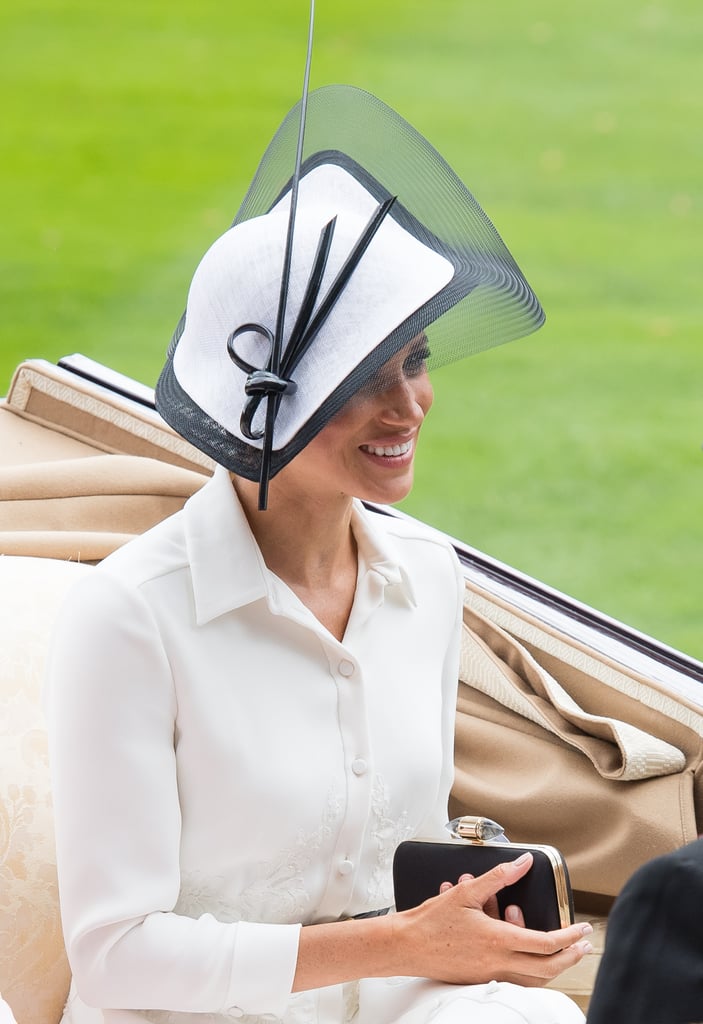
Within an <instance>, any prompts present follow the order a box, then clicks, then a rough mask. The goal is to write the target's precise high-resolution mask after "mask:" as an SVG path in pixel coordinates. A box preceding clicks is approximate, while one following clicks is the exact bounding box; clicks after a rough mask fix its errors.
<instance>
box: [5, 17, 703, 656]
mask: <svg viewBox="0 0 703 1024" xmlns="http://www.w3.org/2000/svg"><path fill="white" fill-rule="evenodd" d="M306 18H307V12H306V4H305V3H303V2H302V0H298V2H296V3H293V0H269V2H268V3H267V4H254V3H250V2H249V0H240V2H239V3H237V4H221V3H219V2H217V3H216V2H215V0H200V2H199V3H198V4H193V3H190V4H185V3H183V2H181V0H170V2H169V3H166V2H165V0H125V2H123V3H121V4H119V5H114V6H113V7H112V8H109V7H105V6H103V5H99V4H95V3H89V2H88V0H72V2H71V0H52V2H50V0H26V2H24V3H22V4H20V3H19V0H9V2H8V3H6V4H5V5H4V6H3V7H2V10H1V11H0V89H1V91H2V96H3V114H2V120H1V122H0V196H1V197H2V199H1V201H2V211H1V213H2V218H1V221H0V223H2V229H1V231H2V243H1V245H0V260H1V266H0V303H1V306H0V309H1V311H2V316H1V319H0V393H2V392H3V391H4V390H5V388H6V385H7V383H8V381H9V377H10V373H11V371H12V368H13V367H14V366H15V365H16V363H18V362H19V361H20V360H21V359H23V358H26V357H29V356H43V357H46V358H50V359H54V358H57V357H58V356H60V355H63V354H66V353H68V352H73V351H82V352H84V353H86V354H88V355H91V356H93V357H94V358H97V359H101V360H102V361H105V362H108V363H110V364H111V365H113V366H115V367H116V368H117V369H120V370H123V371H124V372H127V373H130V374H132V375H134V376H137V377H139V378H141V379H143V380H145V381H147V382H152V383H153V381H154V380H155V378H156V375H157V373H158V370H159V368H160V366H161V362H162V359H163V354H164V351H165V348H166V345H167V343H168V339H169V337H170V334H171V331H172V329H173V326H174V324H175V322H176V321H177V319H178V317H179V315H180V312H181V310H182V308H183V304H184V301H185V294H186V290H187V287H188V282H189V279H190V276H191V274H192V271H193V269H194V267H195V265H196V263H197V261H198V260H199V258H200V256H201V255H202V253H203V252H204V250H205V249H206V248H207V246H208V245H209V244H210V242H211V241H212V240H213V239H214V237H215V236H216V235H217V234H219V233H220V232H221V231H222V230H224V228H225V227H226V226H227V224H228V223H229V221H230V219H231V217H232V215H233V214H234V212H235V211H236V208H237V206H238V204H239V201H240V199H241V197H242V195H243V192H244V190H245V188H246V185H247V183H248V181H249V179H250V177H251V175H252V173H253V171H254V169H255V167H256V163H257V161H258V158H259V156H260V154H261V152H262V151H263V148H264V146H265V145H266V143H267V142H268V139H269V137H270V135H271V133H272V132H273V130H274V129H275V127H276V126H277V124H278V122H279V121H280V119H281V117H282V116H283V114H284V113H285V112H286V111H287V109H288V108H289V107H290V106H291V105H292V104H293V103H294V102H295V101H296V99H297V98H298V93H299V91H300V85H301V80H302V62H303V51H304V43H305V32H306ZM701 52H703V8H701V6H700V3H699V0H660V2H658V3H647V2H644V3H640V2H635V0H622V2H621V3H619V4H617V5H613V4H612V2H608V3H606V2H605V0H589V2H588V3H585V2H580V0H576V2H574V3H571V4H564V3H561V2H558V0H537V2H536V3H534V4H524V3H522V2H518V0H506V2H505V3H502V4H496V5H488V4H479V3H475V2H474V3H472V2H470V0H438V2H436V3H433V4H428V3H426V2H424V0H423V2H419V0H406V2H404V3H401V2H400V0H374V2H373V3H371V2H370V0H355V2H354V3H351V2H348V0H343V2H342V0H335V2H334V3H333V2H332V0H318V4H317V33H316V49H315V58H314V64H313V85H320V84H324V83H327V82H332V81H347V82H351V83H352V84H356V85H361V86H363V87H365V88H368V89H369V90H371V91H372V92H376V93H377V94H378V95H380V96H381V97H382V98H383V99H385V100H386V101H387V102H389V103H390V104H391V105H393V106H396V107H397V108H398V109H399V110H400V112H401V113H403V114H404V115H405V116H406V117H407V118H408V119H409V120H410V121H411V122H413V123H414V124H416V126H417V127H418V128H419V129H420V130H421V131H423V132H424V133H425V134H426V135H428V137H429V138H430V139H431V141H433V142H434V143H435V145H437V147H438V148H439V149H440V151H441V152H442V153H443V154H444V155H445V156H446V157H447V159H448V160H449V162H450V163H451V164H452V165H453V166H454V167H455V168H456V169H457V171H458V172H459V173H460V174H461V176H462V177H463V178H464V180H465V181H466V182H467V184H468V185H469V187H470V188H472V190H473V191H474V192H475V193H476V195H477V196H478V198H479V200H480V201H481V202H482V204H483V205H484V206H485V207H486V209H487V211H488V212H489V214H490V215H491V217H492V218H493V220H494V221H495V223H496V225H497V226H498V228H499V230H500V232H501V234H503V236H504V237H505V239H506V241H507V243H508V245H509V246H510V248H511V249H512V251H513V252H514V254H515V255H516V257H517V258H518V260H519V261H520V263H521V265H522V266H523V268H524V269H525V271H526V273H527V275H528V277H529V279H530V280H531V281H532V283H533V284H534V286H535V288H536V290H537V291H538V294H539V295H540V297H541V299H542V301H543V304H544V306H545V308H546V310H547V314H548V323H547V326H546V327H545V328H544V329H543V330H542V331H541V332H540V333H539V334H537V335H535V336H533V337H531V338H529V339H525V340H524V341H520V342H516V343H513V344H511V345H508V346H506V347H505V348H502V349H498V350H494V351H492V352H487V353H484V354H482V355H480V356H477V357H475V358H474V359H470V360H467V361H466V362H464V363H462V364H458V365H456V366H452V367H449V368H445V369H444V370H440V371H438V372H437V374H436V382H435V383H436V393H437V401H436V403H435V408H434V410H433V412H432V415H431V417H430V419H429V420H428V423H427V425H426V427H425V431H424V438H423V442H424V443H423V446H422V449H421V452H420V456H419V464H418V472H417V486H416V488H415V490H414V492H413V494H412V496H411V498H410V499H409V500H408V501H407V502H406V503H405V507H406V508H407V510H408V511H410V512H411V513H413V514H416V515H419V516H420V517H422V518H424V519H427V520H428V521H430V522H432V523H434V524H436V525H437V526H439V527H441V528H443V529H446V530H447V531H448V532H450V533H452V534H453V535H455V536H458V537H461V538H463V539H465V540H467V541H468V542H469V543H471V544H473V545H475V546H476V547H479V548H482V549H484V550H486V551H488V552H490V553H492V554H494V555H495V556H497V557H498V558H500V559H502V560H504V561H507V562H509V563H511V564H513V565H516V566H518V567H519V568H521V569H523V570H524V571H526V572H528V573H531V574H532V575H535V576H537V577H538V578H540V579H543V580H545V581H546V582H548V583H550V584H551V585H553V586H556V587H558V588H560V589H562V590H565V591H566V592H568V593H571V594H573V595H574V596H576V597H578V598H580V599H581V600H583V601H586V602H587V603H590V604H593V605H595V606H597V607H599V608H602V609H603V610H605V611H607V612H609V613H610V614H611V615H614V616H616V617H618V618H621V619H623V620H624V621H626V622H629V623H631V624H632V625H634V626H636V627H638V628H639V629H642V630H644V631H645V632H649V633H652V634H653V635H655V636H657V637H659V638H661V639H663V640H664V641H666V642H668V643H670V644H672V645H673V646H676V647H680V648H682V649H683V650H685V651H687V652H689V653H691V654H694V655H696V656H698V657H703V613H702V606H703V601H702V593H701V590H702V585H701V581H702V580H703V515H702V509H703V452H701V448H700V446H701V442H703V403H702V402H701V391H702V388H701V357H700V354H699V350H700V343H701V342H700V332H701V327H702V325H703V297H702V296H703V293H702V290H701V285H700V267H701V255H700V239H701V236H702V233H703V232H702V228H703V192H702V187H701V166H702V165H703V132H702V131H701V125H702V124H703V92H702V91H701V88H700V54H701Z"/></svg>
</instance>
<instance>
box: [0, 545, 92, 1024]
mask: <svg viewBox="0 0 703 1024" xmlns="http://www.w3.org/2000/svg"><path fill="white" fill-rule="evenodd" d="M91 571H92V570H91V569H90V567H89V566H85V565H81V564H78V563H76V562H62V561H58V560H55V559H48V558H23V557H22V558H20V557H17V558H15V557H11V556H7V555H5V556H2V557H0V612H1V614H0V667H1V668H0V992H2V996H3V998H4V999H5V1000H6V1001H7V1003H8V1004H9V1005H10V1007H11V1008H12V1010H13V1012H14V1014H15V1017H16V1019H17V1024H56V1022H57V1021H59V1020H60V1018H61V1011H62V1008H63V1004H64V1001H65V999H66V995H67V993H68V986H69V969H68V964H67V962H66V957H65V953H64V948H63V939H62V936H61V926H60V920H59V911H58V895H57V886H56V867H55V856H54V840H53V822H52V814H51V794H50V787H49V766H48V757H47V739H46V730H45V726H44V720H43V715H42V710H41V687H42V681H43V676H44V666H45V659H46V651H47V642H48V638H49V635H50V632H51V628H52V625H53V622H54V618H55V615H56V611H57V609H58V606H59V604H60V602H61V599H62V597H63V595H64V594H65V592H66V590H67V588H68V587H69V586H70V585H71V583H72V582H73V581H74V580H75V579H77V578H78V577H79V576H80V575H81V574H82V573H85V572H91Z"/></svg>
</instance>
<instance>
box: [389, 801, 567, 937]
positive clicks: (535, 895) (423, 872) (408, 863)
mask: <svg viewBox="0 0 703 1024" xmlns="http://www.w3.org/2000/svg"><path fill="white" fill-rule="evenodd" d="M447 827H448V828H449V829H450V831H451V832H452V835H454V836H455V838H454V839H451V840H449V841H448V842H442V840H433V839H410V840H407V841H406V842H404V843H401V844H400V845H399V846H398V848H397V850H396V852H395V857H394V860H393V886H394V889H395V905H396V909H397V910H409V909H410V908H411V907H416V906H418V904H420V903H424V901H425V900H427V899H429V898H430V897H431V896H437V895H438V893H439V887H440V885H441V884H442V882H452V884H455V883H456V882H457V881H458V880H459V878H460V876H461V875H463V874H471V875H475V876H478V875H483V874H485V872H486V871H490V869H491V868H494V867H496V866H497V865H498V864H502V863H504V862H505V861H510V860H517V858H518V857H519V856H520V855H521V854H523V853H531V854H532V858H533V863H532V867H531V868H530V870H529V871H528V872H527V874H526V875H524V876H523V877H522V878H521V879H519V880H518V881H517V882H515V883H514V884H513V885H510V886H508V887H507V888H505V889H502V890H501V891H500V892H499V893H498V895H497V898H498V906H499V908H500V913H501V917H504V915H505V908H506V906H509V905H510V904H516V905H517V906H519V907H520V908H521V910H522V912H523V915H524V918H525V924H526V926H527V927H528V928H532V929H534V930H536V931H543V932H549V931H554V930H556V929H558V928H566V927H567V926H568V925H570V924H573V923H574V901H573V895H572V892H571V885H570V883H569V872H568V869H567V867H566V862H565V860H564V858H563V857H562V855H561V854H560V853H559V851H558V850H556V849H555V848H554V847H553V846H530V845H520V844H519V843H509V842H507V841H506V840H505V839H503V841H499V840H498V841H497V840H496V838H486V839H483V838H481V836H482V835H488V836H491V835H493V836H496V834H497V835H498V836H500V835H502V829H501V828H500V826H496V825H495V822H492V821H490V820H489V819H486V818H472V817H464V818H456V819H455V820H454V821H453V822H450V823H449V825H448V826H447Z"/></svg>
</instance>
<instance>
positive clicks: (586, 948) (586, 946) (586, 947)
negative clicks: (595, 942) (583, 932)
mask: <svg viewBox="0 0 703 1024" xmlns="http://www.w3.org/2000/svg"><path fill="white" fill-rule="evenodd" d="M579 949H580V950H581V952H582V953H583V954H584V955H585V954H586V953H592V952H593V946H592V945H591V943H590V942H579Z"/></svg>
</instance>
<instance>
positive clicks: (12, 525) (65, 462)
mask: <svg viewBox="0 0 703 1024" xmlns="http://www.w3.org/2000/svg"><path fill="white" fill-rule="evenodd" d="M206 480H207V477H206V476H204V475H203V474H202V473H196V472H193V471H192V470H189V469H183V468H182V467H179V466H172V465H170V464H169V463H165V462H158V461H157V460H156V459H150V458H145V457H142V456H138V455H93V456H82V457H80V458H66V459H60V460H53V461H48V462H44V463H30V464H28V465H24V466H23V465H8V466H3V465H0V494H1V495H2V501H0V552H1V553H2V554H6V555H38V556H43V557H49V558H61V559H70V560H72V561H81V562H86V561H99V560H100V559H102V558H105V557H106V556H107V555H109V554H110V553H111V552H112V551H114V550H115V548H118V547H120V546H121V545H122V544H124V543H125V542H126V541H128V540H130V539H131V538H132V537H134V536H136V535H137V534H140V533H144V531H145V530H148V529H149V528H150V527H152V526H154V525H155V524H156V523H159V522H161V520H162V519H165V518H166V517H167V516H170V515H173V513H174V512H178V510H179V509H180V508H182V506H183V505H184V503H185V502H186V500H187V499H188V498H189V497H190V496H191V495H192V494H194V493H195V491H197V490H198V489H199V488H200V487H202V485H203V484H204V483H205V481H206Z"/></svg>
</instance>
